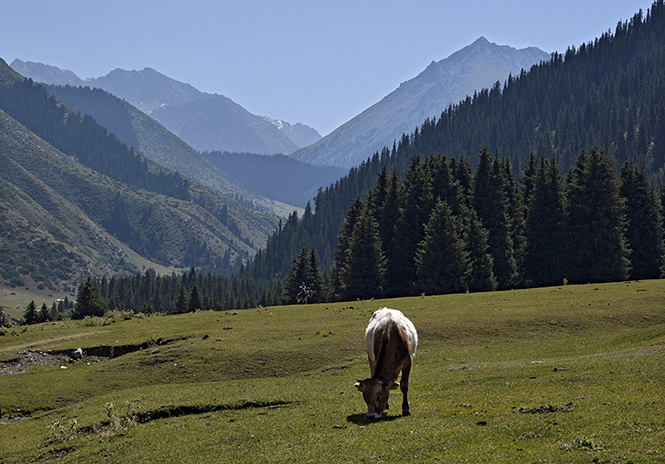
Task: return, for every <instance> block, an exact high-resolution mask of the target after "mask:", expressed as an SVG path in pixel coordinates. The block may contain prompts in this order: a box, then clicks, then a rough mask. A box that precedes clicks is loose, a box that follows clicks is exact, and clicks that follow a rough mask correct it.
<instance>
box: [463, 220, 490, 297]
mask: <svg viewBox="0 0 665 464" xmlns="http://www.w3.org/2000/svg"><path fill="white" fill-rule="evenodd" d="M468 211H469V213H468V218H469V219H468V221H467V225H466V228H465V232H464V240H465V242H466V246H467V249H468V251H469V261H470V262H471V273H470V274H469V277H468V279H467V287H468V289H469V291H471V292H484V291H490V290H496V289H497V287H498V282H497V281H496V277H495V276H494V271H493V269H494V259H493V258H492V255H491V254H490V253H489V244H488V240H489V233H488V232H487V230H486V229H484V228H483V226H482V224H481V222H480V219H478V216H477V215H476V211H475V210H473V209H469V210H468Z"/></svg>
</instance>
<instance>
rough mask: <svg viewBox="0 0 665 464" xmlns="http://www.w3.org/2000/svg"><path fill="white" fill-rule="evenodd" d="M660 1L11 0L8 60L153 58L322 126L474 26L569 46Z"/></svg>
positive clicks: (131, 63) (452, 47)
mask: <svg viewBox="0 0 665 464" xmlns="http://www.w3.org/2000/svg"><path fill="white" fill-rule="evenodd" d="M651 3H652V1H651V0H588V1H582V2H581V1H577V0H560V1H556V2H552V1H549V2H545V1H532V0H467V1H464V2H460V1H451V0H419V1H417V2H404V1H397V0H384V1H381V2H378V1H372V0H369V1H361V2H358V1H351V0H338V1H336V2H295V1H282V2H275V1H268V0H248V1H242V2H228V1H227V2H219V1H212V0H200V1H196V2H170V1H166V2H165V1H162V0H142V1H134V0H131V1H130V0H116V1H114V2H81V1H75V0H61V1H57V2H56V1H52V0H31V1H5V2H2V18H3V24H2V27H1V28H0V57H2V58H3V59H5V60H6V61H7V62H8V63H10V62H11V61H12V60H14V59H15V58H20V59H22V60H25V61H34V62H40V63H47V64H50V65H54V66H57V67H59V68H61V69H69V70H72V71H73V72H74V73H76V74H77V75H78V76H80V77H82V78H88V77H95V76H102V75H106V74H107V73H108V72H109V71H111V70H113V69H116V68H121V69H128V70H132V69H134V70H141V69H144V68H146V67H149V68H152V69H156V70H158V71H159V72H160V73H163V74H164V75H167V76H169V77H171V78H173V79H175V80H178V81H180V82H187V83H189V84H191V85H192V86H194V87H195V88H197V89H199V90H201V91H203V92H207V93H217V94H221V95H225V96H226V97H228V98H230V99H232V100H233V101H234V102H236V103H238V104H239V105H241V106H242V107H243V108H245V109H246V110H247V111H249V112H250V113H252V114H255V115H262V116H269V117H271V118H273V119H281V120H285V121H289V122H290V123H292V124H295V123H298V122H300V123H303V124H306V125H308V126H310V127H313V128H315V129H316V130H318V131H319V133H321V134H323V135H326V134H329V133H330V132H332V131H333V130H334V129H336V128H337V127H339V126H340V125H342V124H344V123H345V122H347V121H348V120H350V119H351V118H353V117H354V116H356V115H358V114H360V113H361V112H362V111H363V110H365V109H366V108H369V107H370V106H372V105H374V104H375V103H377V102H378V101H379V100H381V98H383V97H384V96H385V95H387V94H388V93H390V92H391V91H393V90H394V89H395V88H397V87H398V86H399V84H400V83H401V82H404V81H406V80H409V79H411V78H413V76H415V75H417V74H418V73H419V72H421V71H422V70H423V69H425V67H426V66H427V65H428V64H429V63H431V62H432V61H439V60H441V59H443V58H445V57H447V56H450V55H451V54H452V53H453V52H455V51H457V50H460V49H461V48H462V47H464V46H466V45H468V44H470V43H472V42H473V41H474V40H476V39H477V38H478V37H481V36H484V37H486V38H487V39H488V40H489V41H490V42H495V43H500V44H507V45H510V46H512V47H515V48H518V49H519V48H525V47H530V46H535V47H538V48H540V49H541V50H544V51H546V52H548V53H550V52H554V51H559V52H565V50H566V48H567V47H569V46H579V45H580V44H582V43H584V42H587V41H590V40H593V39H594V38H596V37H599V36H600V35H601V34H602V33H603V32H606V31H608V30H610V29H611V30H613V29H614V28H615V27H616V24H617V22H619V21H625V20H628V19H630V18H631V17H632V15H633V14H635V13H637V11H638V10H640V9H642V10H645V11H646V10H647V9H648V8H649V7H650V6H651Z"/></svg>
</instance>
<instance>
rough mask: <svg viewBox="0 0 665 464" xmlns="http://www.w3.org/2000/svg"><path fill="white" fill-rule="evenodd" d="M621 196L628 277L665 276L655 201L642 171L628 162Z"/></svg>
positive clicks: (657, 210) (622, 177) (664, 248)
mask: <svg viewBox="0 0 665 464" xmlns="http://www.w3.org/2000/svg"><path fill="white" fill-rule="evenodd" d="M621 196H622V197H623V198H624V199H625V201H626V217H627V219H628V225H627V228H626V238H627V240H628V244H629V247H630V249H631V254H630V264H631V270H630V277H631V278H632V279H658V278H660V277H662V276H663V273H664V272H665V244H664V243H663V226H662V217H661V214H660V209H659V207H658V199H657V198H656V191H655V189H654V188H653V187H652V185H651V183H650V182H649V179H648V178H647V175H646V173H645V172H644V169H642V168H638V167H636V166H635V165H634V164H633V163H632V162H631V161H630V160H629V161H626V162H625V163H624V165H623V167H622V168H621Z"/></svg>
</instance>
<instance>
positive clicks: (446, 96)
mask: <svg viewBox="0 0 665 464" xmlns="http://www.w3.org/2000/svg"><path fill="white" fill-rule="evenodd" d="M549 57H550V55H549V54H548V53H546V52H544V51H542V50H540V49H538V48H535V47H529V48H525V49H521V50H517V49H515V48H512V47H509V46H507V45H497V44H495V43H491V42H489V41H488V40H487V39H486V38H484V37H480V38H479V39H477V40H476V41H475V42H473V43H472V44H471V45H469V46H467V47H464V48H463V49H461V50H459V51H457V52H455V53H453V54H452V55H450V56H449V57H448V58H445V59H443V60H441V61H438V62H434V61H433V62H432V63H431V64H430V65H429V66H428V67H427V68H426V69H425V70H424V71H423V72H421V73H420V74H418V75H417V76H416V77H414V78H413V79H411V80H409V81H407V82H404V83H402V84H401V85H400V86H399V87H398V88H397V89H396V90H394V91H393V92H391V93H390V94H388V95H387V96H386V97H384V98H383V99H382V100H381V101H379V102H378V103H376V104H375V105H373V106H371V107H369V108H367V109H366V110H365V111H363V112H362V113H361V114H359V115H358V116H356V117H354V118H353V119H351V120H350V121H348V122H346V123H345V124H343V125H342V126H340V127H339V128H337V129H335V130H334V131H333V132H332V133H330V134H329V135H327V136H325V137H323V138H322V139H321V140H319V141H317V142H315V143H313V144H311V145H309V146H307V147H305V148H301V149H300V150H298V151H296V152H295V153H293V154H292V155H291V156H293V157H294V158H296V159H298V160H301V161H307V162H309V163H314V164H324V165H332V166H342V167H346V168H350V167H352V166H358V165H359V164H360V163H361V162H363V161H365V160H366V159H367V158H369V157H370V156H371V155H372V154H373V153H374V152H377V151H380V150H381V149H382V148H383V147H386V146H388V147H389V146H391V145H392V144H393V141H395V140H399V138H400V136H401V135H402V134H404V133H410V132H412V131H413V130H414V129H415V128H416V127H418V126H419V125H420V124H422V122H423V121H424V120H425V119H427V118H434V117H437V118H438V117H439V116H440V115H441V113H442V112H443V111H444V110H446V109H447V108H448V106H449V105H451V104H456V103H458V102H459V101H461V100H464V99H465V98H466V97H467V96H471V95H473V94H474V92H477V91H479V90H480V89H482V88H489V87H492V85H493V84H494V83H495V82H496V81H505V80H506V79H508V77H509V76H510V75H511V74H512V75H513V76H514V75H519V73H520V71H521V70H522V69H525V70H528V69H529V68H531V66H533V65H535V64H538V63H540V62H542V61H545V60H548V59H549Z"/></svg>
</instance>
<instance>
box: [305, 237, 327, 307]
mask: <svg viewBox="0 0 665 464" xmlns="http://www.w3.org/2000/svg"><path fill="white" fill-rule="evenodd" d="M307 271H308V272H307V279H306V280H305V283H306V285H307V289H308V290H309V291H310V301H311V302H314V303H316V302H321V301H326V299H327V296H328V295H327V291H326V288H325V284H324V282H323V277H322V276H321V270H320V266H319V257H318V255H317V254H316V249H315V248H314V247H312V251H311V253H310V254H309V266H308V269H307Z"/></svg>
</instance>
